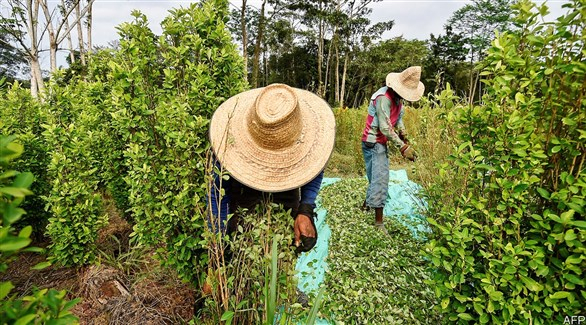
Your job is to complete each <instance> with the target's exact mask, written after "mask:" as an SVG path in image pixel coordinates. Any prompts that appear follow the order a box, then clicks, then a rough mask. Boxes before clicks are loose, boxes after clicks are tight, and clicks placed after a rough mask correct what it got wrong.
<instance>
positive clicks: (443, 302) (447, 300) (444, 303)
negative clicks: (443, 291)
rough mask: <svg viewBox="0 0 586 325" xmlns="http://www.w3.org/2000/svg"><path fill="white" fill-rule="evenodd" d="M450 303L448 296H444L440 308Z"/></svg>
mask: <svg viewBox="0 0 586 325" xmlns="http://www.w3.org/2000/svg"><path fill="white" fill-rule="evenodd" d="M449 304H450V298H449V297H448V298H444V299H442V309H446V308H448V305H449Z"/></svg>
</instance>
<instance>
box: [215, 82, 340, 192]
mask: <svg viewBox="0 0 586 325" xmlns="http://www.w3.org/2000/svg"><path fill="white" fill-rule="evenodd" d="M262 89H263V88H257V89H253V90H249V91H246V92H243V93H240V94H238V95H236V96H233V97H231V98H229V99H228V100H226V101H225V102H224V103H222V105H220V107H218V109H217V110H216V111H215V112H214V115H213V116H212V119H211V122H210V141H211V145H212V148H213V150H214V153H215V155H216V157H217V159H218V160H219V161H220V163H221V164H222V166H223V168H225V169H226V170H227V171H228V172H229V173H230V175H231V176H232V177H234V178H235V179H236V180H238V181H239V182H240V183H242V184H244V185H246V186H248V187H251V188H253V189H256V190H259V191H263V192H281V191H287V190H291V189H294V188H298V187H301V186H303V185H305V184H307V183H309V182H310V181H311V180H313V179H314V178H315V177H316V176H317V175H318V174H319V173H320V172H321V171H322V170H323V168H324V167H325V166H326V164H327V162H328V160H329V158H330V156H331V154H332V151H333V149H334V142H335V135H336V122H335V117H334V113H333V112H332V109H331V108H330V106H329V105H328V104H327V103H326V102H325V101H324V100H323V99H321V98H319V97H318V96H316V95H315V94H313V93H311V92H309V91H305V90H301V89H296V88H293V90H294V91H295V93H296V95H297V98H298V103H299V109H300V114H301V119H302V130H301V136H300V138H299V140H298V141H297V142H296V143H294V144H293V145H291V146H289V147H286V148H282V149H267V148H263V147H262V146H259V145H258V144H257V143H255V142H254V140H253V137H252V136H251V134H250V133H249V131H248V130H249V123H250V118H251V117H250V112H251V111H252V110H253V109H254V104H255V100H256V97H257V96H258V95H259V93H260V92H261V91H262Z"/></svg>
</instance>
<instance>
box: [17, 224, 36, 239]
mask: <svg viewBox="0 0 586 325" xmlns="http://www.w3.org/2000/svg"><path fill="white" fill-rule="evenodd" d="M32 232H33V227H31V226H26V227H24V228H22V229H21V230H20V232H19V233H18V237H21V238H29V237H30V236H31V233H32Z"/></svg>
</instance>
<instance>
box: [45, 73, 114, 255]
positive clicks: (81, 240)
mask: <svg viewBox="0 0 586 325" xmlns="http://www.w3.org/2000/svg"><path fill="white" fill-rule="evenodd" d="M58 78H59V76H56V77H55V80H58ZM50 87H51V94H50V95H49V96H48V102H49V105H48V106H47V107H46V108H45V110H44V111H43V113H44V114H46V121H47V123H46V124H45V125H43V126H44V128H45V131H44V132H43V135H44V137H45V140H46V143H47V145H48V146H49V147H50V148H51V151H50V152H49V154H50V157H51V161H50V163H49V166H48V173H49V175H50V177H51V180H52V184H51V185H52V188H51V191H50V193H49V195H48V196H47V198H46V200H47V208H48V210H49V211H50V212H51V213H52V215H51V218H50V219H49V224H48V225H47V234H48V235H49V236H50V237H51V244H50V245H49V248H50V250H51V254H52V256H51V259H52V260H54V261H57V262H59V263H61V264H63V265H84V264H90V263H92V262H93V261H94V259H95V258H96V256H97V255H96V253H97V248H96V243H95V241H96V240H97V238H98V231H99V230H100V229H101V228H102V227H103V226H104V225H105V224H106V223H107V215H106V214H105V212H104V207H103V204H102V198H101V195H100V193H99V183H100V169H101V167H102V165H103V163H102V157H104V156H103V155H101V154H100V152H101V150H103V149H100V148H103V139H105V138H106V136H105V135H104V132H102V131H101V130H100V128H99V125H100V118H99V117H100V115H99V114H97V113H96V110H95V109H94V106H93V104H92V103H91V102H90V98H91V97H90V96H88V95H87V93H89V92H91V88H90V87H91V85H90V84H88V83H84V82H79V83H73V84H72V85H66V86H62V87H59V86H57V85H56V84H51V85H50ZM106 163H107V162H106Z"/></svg>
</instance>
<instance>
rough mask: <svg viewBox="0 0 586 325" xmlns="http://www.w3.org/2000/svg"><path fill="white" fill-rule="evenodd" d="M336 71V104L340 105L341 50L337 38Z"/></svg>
mask: <svg viewBox="0 0 586 325" xmlns="http://www.w3.org/2000/svg"><path fill="white" fill-rule="evenodd" d="M335 49H336V69H335V71H334V77H335V78H336V88H335V91H334V103H335V104H338V103H340V49H339V48H338V39H337V38H336V45H335Z"/></svg>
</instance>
